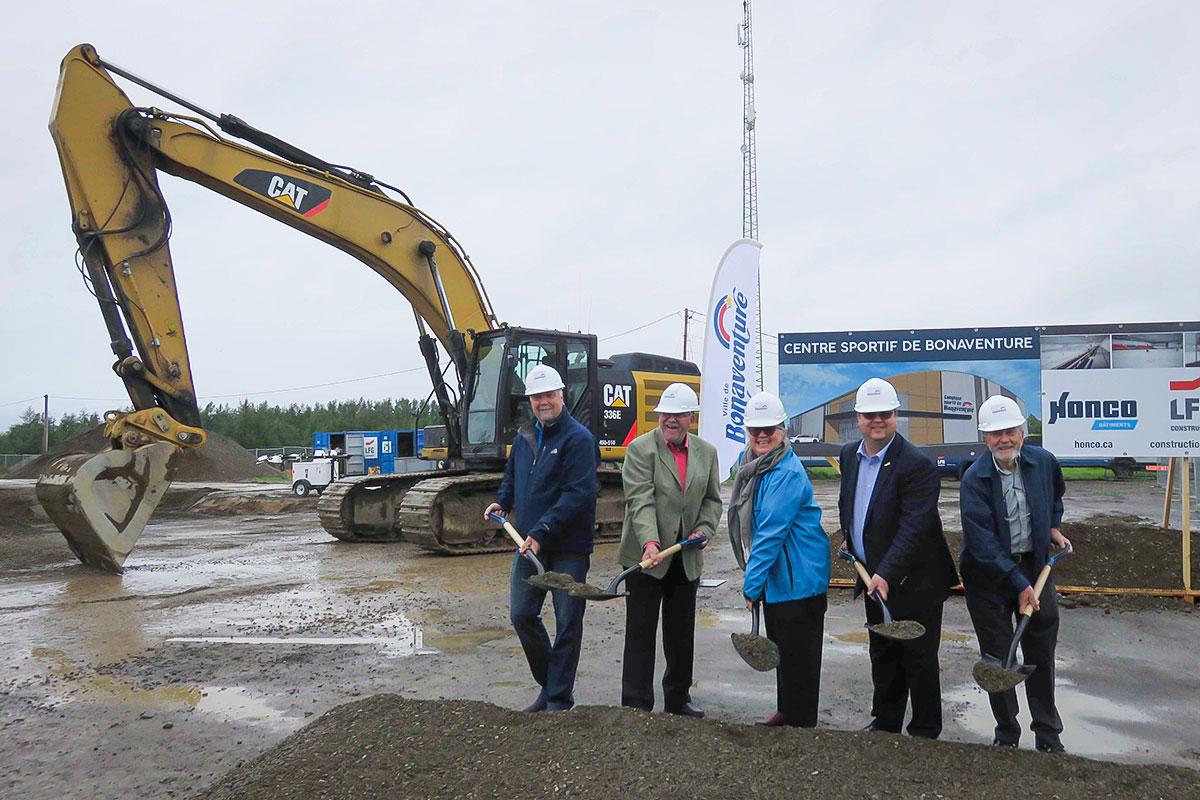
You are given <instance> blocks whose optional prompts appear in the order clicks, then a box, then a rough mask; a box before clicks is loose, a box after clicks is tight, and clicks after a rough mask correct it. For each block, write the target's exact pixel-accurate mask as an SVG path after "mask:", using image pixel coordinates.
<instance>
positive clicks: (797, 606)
mask: <svg viewBox="0 0 1200 800" xmlns="http://www.w3.org/2000/svg"><path fill="white" fill-rule="evenodd" d="M786 420H787V413H786V412H785V411H784V409H783V403H781V402H780V401H779V398H778V397H776V396H775V395H773V394H770V393H768V392H760V393H759V394H757V395H755V396H754V397H752V398H751V399H750V401H749V402H748V403H747V405H746V439H747V441H748V443H749V445H748V447H747V448H746V452H745V453H744V454H743V455H742V460H741V463H740V464H739V466H738V470H737V477H736V478H735V480H734V486H733V497H732V500H731V502H730V507H729V539H730V542H731V543H732V545H733V550H734V555H735V556H736V558H737V560H738V563H739V564H741V565H742V566H743V568H744V569H745V571H746V574H745V578H744V579H743V581H742V595H743V596H744V597H745V600H746V607H747V608H748V609H749V608H751V607H752V605H753V604H754V603H758V602H762V603H763V613H764V616H765V618H766V624H767V638H769V639H770V640H771V641H773V642H775V644H776V645H778V647H779V668H778V669H777V670H776V673H775V679H776V692H777V701H778V711H777V712H776V714H774V715H773V716H772V717H770V718H768V719H767V720H766V721H765V722H764V724H766V725H791V726H794V727H800V728H812V727H815V726H816V724H817V701H818V697H819V695H820V688H821V646H822V642H823V639H824V635H825V609H826V606H827V602H826V596H825V594H826V591H827V590H828V587H829V566H830V565H829V537H828V536H826V534H825V531H824V530H823V529H822V528H821V508H820V507H819V506H818V505H817V503H816V501H815V500H814V499H813V489H812V483H810V482H809V479H808V474H807V473H806V472H805V471H804V466H803V465H802V464H801V463H800V459H799V458H797V457H796V454H795V453H793V452H792V448H791V446H790V445H789V444H788V443H787V437H786V436H785V435H784V427H783V424H784V422H785V421H786ZM744 554H745V555H744Z"/></svg>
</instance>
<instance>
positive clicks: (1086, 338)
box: [779, 322, 1200, 458]
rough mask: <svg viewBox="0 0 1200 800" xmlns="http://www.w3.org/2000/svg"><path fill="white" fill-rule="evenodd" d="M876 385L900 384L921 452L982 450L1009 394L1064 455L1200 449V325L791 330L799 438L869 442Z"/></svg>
mask: <svg viewBox="0 0 1200 800" xmlns="http://www.w3.org/2000/svg"><path fill="white" fill-rule="evenodd" d="M870 377H881V378H886V379H887V380H889V381H891V382H892V384H893V385H894V386H895V387H896V391H897V392H898V393H899V395H900V413H899V417H898V421H897V429H898V430H899V432H900V434H901V435H903V436H904V437H905V438H907V439H908V440H909V441H911V442H913V443H914V444H917V445H923V446H926V447H931V448H939V447H941V448H944V447H947V446H953V445H972V444H976V443H978V442H979V441H980V435H979V432H978V429H977V424H978V419H977V417H976V409H977V408H978V407H979V404H980V403H981V402H983V400H984V399H985V398H987V397H989V396H991V395H994V394H1002V395H1005V396H1008V397H1012V398H1013V399H1015V400H1016V401H1017V403H1018V404H1019V405H1020V406H1021V409H1022V411H1023V412H1024V413H1025V416H1026V419H1027V421H1028V423H1029V426H1030V428H1031V429H1032V430H1033V431H1034V432H1039V431H1040V432H1041V433H1042V434H1043V443H1044V444H1045V446H1046V447H1047V448H1049V449H1050V450H1051V451H1052V452H1054V453H1056V454H1058V455H1060V456H1084V457H1095V458H1113V457H1116V456H1126V457H1133V458H1157V457H1167V456H1181V455H1195V454H1196V453H1197V452H1200V322H1192V323H1179V322H1173V323H1153V324H1138V325H1108V326H1102V325H1092V326H1027V327H1003V328H950V329H930V330H920V329H917V330H884V331H849V332H847V331H838V332H823V333H784V334H780V336H779V394H780V397H781V399H782V400H783V402H784V406H785V407H786V408H787V410H788V414H789V419H788V435H789V436H790V437H791V439H792V441H793V442H796V443H799V444H802V445H803V444H809V443H811V444H818V443H824V444H826V445H835V444H838V445H840V444H843V443H845V442H848V441H853V440H855V439H857V438H859V432H858V425H857V422H856V417H855V413H854V393H855V391H856V390H857V389H858V386H859V385H860V384H861V383H862V382H863V381H865V380H866V379H867V378H870Z"/></svg>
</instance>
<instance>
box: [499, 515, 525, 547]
mask: <svg viewBox="0 0 1200 800" xmlns="http://www.w3.org/2000/svg"><path fill="white" fill-rule="evenodd" d="M504 530H506V531H508V535H509V537H510V538H511V539H512V540H513V541H514V542H516V545H517V547H520V546H521V545H523V544H525V539H524V537H522V536H521V534H519V533H517V529H516V528H514V527H513V526H512V523H511V522H509V521H508V520H504Z"/></svg>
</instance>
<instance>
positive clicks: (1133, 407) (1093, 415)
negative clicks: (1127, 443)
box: [1049, 392, 1138, 431]
mask: <svg viewBox="0 0 1200 800" xmlns="http://www.w3.org/2000/svg"><path fill="white" fill-rule="evenodd" d="M1070 394H1071V393H1070V392H1063V393H1062V395H1061V396H1060V397H1059V398H1058V399H1057V400H1051V401H1050V422H1049V424H1050V425H1053V424H1054V423H1056V422H1058V421H1059V420H1060V419H1090V420H1092V430H1094V431H1131V430H1133V429H1134V428H1136V427H1137V415H1138V406H1137V400H1071V399H1070V397H1069V396H1070Z"/></svg>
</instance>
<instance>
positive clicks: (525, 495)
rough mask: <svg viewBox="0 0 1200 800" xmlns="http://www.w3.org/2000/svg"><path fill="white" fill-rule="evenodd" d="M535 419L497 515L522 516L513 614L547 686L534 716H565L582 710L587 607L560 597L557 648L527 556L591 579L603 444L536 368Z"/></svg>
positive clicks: (531, 382)
mask: <svg viewBox="0 0 1200 800" xmlns="http://www.w3.org/2000/svg"><path fill="white" fill-rule="evenodd" d="M525 391H526V394H527V395H528V397H529V403H530V406H531V407H532V408H533V414H534V417H535V419H534V420H533V421H532V422H530V423H527V424H526V425H524V426H522V427H521V429H520V430H519V431H518V432H517V437H516V438H515V439H514V440H513V444H512V450H511V452H510V453H509V456H508V462H507V463H506V464H505V466H504V479H503V480H502V481H501V482H500V488H499V489H498V490H497V492H496V502H494V503H492V504H491V505H489V506H488V508H487V510H486V511H485V512H484V518H487V516H488V515H489V514H493V513H502V514H508V513H510V512H514V513H515V517H514V519H513V524H514V526H515V527H516V528H517V530H518V531H520V532H521V533H522V535H524V536H525V537H526V538H525V543H524V544H523V545H522V546H521V549H520V551H519V552H518V553H517V554H516V555H515V556H514V557H513V564H512V570H511V573H510V575H509V610H510V611H509V613H510V617H511V619H512V625H513V628H514V629H515V630H516V632H517V637H518V638H519V639H520V640H521V647H522V649H523V650H524V651H525V658H526V660H528V662H529V670H530V672H532V673H533V677H534V680H536V681H537V683H538V685H539V686H540V687H541V691H540V692H539V693H538V696H537V698H536V699H535V700H534V701H533V703H532V704H530V705H529V706H528V707H526V708H525V709H524V710H525V711H527V712H530V713H532V712H537V711H546V710H550V711H559V710H564V709H568V708H571V707H572V706H573V705H575V695H574V688H575V670H576V667H577V666H578V665H579V650H580V645H581V644H582V642H583V610H584V605H585V604H584V601H583V600H578V599H576V598H574V597H571V596H570V595H568V594H567V592H566V591H555V592H554V594H553V602H554V619H555V623H556V629H555V634H554V644H553V645H551V643H550V635H549V634H548V633H547V632H546V626H545V625H543V624H542V617H541V614H542V606H543V605H544V603H545V600H546V590H545V589H538V588H536V587H533V586H530V585H529V584H528V583H526V582H525V578H527V577H528V576H530V575H533V574H534V573H535V569H534V567H533V565H532V564H530V563H529V561H528V560H527V559H525V558H522V554H524V552H525V551H526V550H532V551H533V554H534V555H536V556H537V557H538V558H539V559H540V560H541V562H542V564H543V565H544V566H545V568H546V570H547V571H550V572H563V573H566V574H568V575H570V576H571V577H572V578H574V579H575V580H577V581H585V580H586V579H587V572H588V567H589V566H590V563H591V553H592V536H593V533H594V530H595V520H596V494H597V492H598V488H599V482H598V479H597V477H596V468H597V466H598V464H599V450H598V448H597V447H596V440H595V438H594V437H593V436H592V434H591V432H590V431H588V429H587V428H585V427H584V426H583V425H581V424H580V423H579V422H578V421H576V420H575V419H574V418H573V417H572V416H571V414H570V412H568V411H567V410H566V408H565V405H564V401H563V382H562V378H561V377H560V376H559V374H558V372H556V371H555V370H554V369H553V368H552V367H549V366H544V365H543V366H538V367H535V368H534V369H533V370H532V371H531V372H530V373H529V375H527V376H526V378H525Z"/></svg>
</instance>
